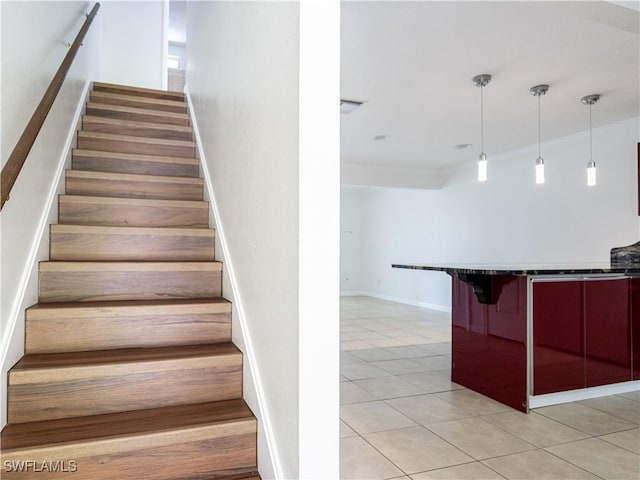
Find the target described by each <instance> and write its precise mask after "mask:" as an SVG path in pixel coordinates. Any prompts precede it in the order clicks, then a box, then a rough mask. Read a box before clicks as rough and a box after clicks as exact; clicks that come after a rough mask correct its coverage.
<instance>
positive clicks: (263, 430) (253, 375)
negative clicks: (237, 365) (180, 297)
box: [184, 86, 284, 478]
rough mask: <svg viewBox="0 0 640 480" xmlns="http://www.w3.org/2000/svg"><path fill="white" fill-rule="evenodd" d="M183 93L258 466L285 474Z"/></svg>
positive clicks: (266, 473) (268, 474) (268, 473)
mask: <svg viewBox="0 0 640 480" xmlns="http://www.w3.org/2000/svg"><path fill="white" fill-rule="evenodd" d="M184 93H185V99H186V101H187V104H188V107H189V108H188V114H189V118H190V120H191V126H192V127H193V135H194V137H195V140H196V158H198V160H199V162H200V171H201V176H202V178H204V184H205V188H204V200H205V201H208V202H209V225H210V227H211V228H214V229H215V230H216V237H215V260H216V261H219V262H222V263H223V265H224V268H223V269H222V276H223V279H222V285H223V288H224V290H223V296H224V297H225V298H227V300H229V301H230V302H232V303H231V305H232V315H231V319H232V325H233V326H232V332H238V331H239V332H240V341H239V342H236V340H235V339H234V343H235V344H236V346H237V348H238V349H240V350H241V351H242V353H243V392H244V395H243V397H244V400H245V402H246V403H247V405H249V407H250V408H251V410H252V412H253V414H254V415H255V417H256V418H257V420H258V435H257V436H258V470H259V471H260V475H261V477H262V478H284V477H283V472H282V466H281V462H280V454H279V449H278V445H277V442H276V439H275V436H274V434H273V424H272V421H271V415H270V413H269V409H268V406H267V402H266V396H265V392H264V389H263V387H262V377H261V374H260V368H259V366H258V362H257V360H256V358H255V353H254V352H255V351H254V348H253V341H252V338H251V331H250V329H249V326H248V324H247V320H246V314H245V310H244V302H243V299H242V294H241V292H240V289H239V288H238V282H237V280H236V275H235V270H234V266H233V261H232V259H231V256H230V255H229V250H228V247H227V241H226V236H225V230H224V224H223V222H222V220H221V218H220V211H219V209H218V204H217V202H216V196H215V192H214V191H213V182H212V181H211V176H210V174H209V169H208V167H207V162H206V155H205V153H204V150H203V148H202V139H201V136H200V130H199V129H198V121H197V119H196V118H195V116H194V114H193V112H194V108H193V102H192V99H191V94H190V92H189V90H188V86H187V87H186V88H185V92H184ZM234 337H235V335H234ZM264 449H266V450H267V452H268V457H269V464H267V465H265V464H264V462H263V463H261V462H260V452H261V451H263V450H264Z"/></svg>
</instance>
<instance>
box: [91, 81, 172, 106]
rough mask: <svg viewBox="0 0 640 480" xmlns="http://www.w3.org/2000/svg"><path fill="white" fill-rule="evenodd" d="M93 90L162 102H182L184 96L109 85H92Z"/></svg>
mask: <svg viewBox="0 0 640 480" xmlns="http://www.w3.org/2000/svg"><path fill="white" fill-rule="evenodd" d="M93 90H94V91H96V92H106V93H117V94H119V95H134V96H138V97H144V98H160V99H163V100H179V101H180V100H182V101H184V94H181V93H177V92H165V91H161V90H150V89H144V88H135V87H134V88H127V87H122V86H119V85H109V84H100V83H97V82H96V83H94V85H93Z"/></svg>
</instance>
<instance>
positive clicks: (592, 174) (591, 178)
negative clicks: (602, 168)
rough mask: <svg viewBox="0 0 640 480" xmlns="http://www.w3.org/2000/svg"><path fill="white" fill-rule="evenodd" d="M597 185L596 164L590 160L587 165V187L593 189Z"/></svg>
mask: <svg viewBox="0 0 640 480" xmlns="http://www.w3.org/2000/svg"><path fill="white" fill-rule="evenodd" d="M595 184H596V162H594V161H593V160H589V162H588V163H587V185H588V186H589V187H593V186H594V185H595Z"/></svg>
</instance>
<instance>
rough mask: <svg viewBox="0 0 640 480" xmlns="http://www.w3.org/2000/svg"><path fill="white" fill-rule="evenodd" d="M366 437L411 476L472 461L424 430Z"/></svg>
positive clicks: (405, 429) (376, 434)
mask: <svg viewBox="0 0 640 480" xmlns="http://www.w3.org/2000/svg"><path fill="white" fill-rule="evenodd" d="M365 438H366V439H367V441H369V442H370V443H371V444H372V445H373V446H375V447H376V449H377V450H379V451H380V452H382V453H383V454H384V456H385V457H387V458H388V459H389V460H391V461H392V462H393V463H394V464H395V465H397V466H398V467H400V468H401V469H402V470H404V471H405V472H406V473H408V474H409V475H411V474H413V473H418V472H424V471H426V470H433V469H435V468H442V467H449V466H452V465H458V464H460V463H467V462H470V461H472V459H471V458H470V457H469V456H468V455H465V454H464V453H463V452H461V451H460V450H458V449H457V448H455V447H454V446H452V445H450V444H449V443H447V442H445V441H444V440H442V439H441V438H438V436H437V435H434V434H433V433H432V432H430V431H428V430H426V429H425V428H423V427H415V428H404V429H402V430H391V431H388V432H380V433H372V434H369V435H365Z"/></svg>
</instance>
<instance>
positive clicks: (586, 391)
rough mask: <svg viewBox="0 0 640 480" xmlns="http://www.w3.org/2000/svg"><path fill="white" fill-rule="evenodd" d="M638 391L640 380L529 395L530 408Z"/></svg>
mask: <svg viewBox="0 0 640 480" xmlns="http://www.w3.org/2000/svg"><path fill="white" fill-rule="evenodd" d="M637 390H640V380H634V381H631V382H622V383H614V384H612V385H602V386H600V387H589V388H580V389H578V390H569V391H568V392H558V393H547V394H545V395H529V408H540V407H547V406H549V405H558V404H559V403H569V402H577V401H578V400H588V399H590V398H598V397H605V396H607V395H617V394H619V393H627V392H635V391H637Z"/></svg>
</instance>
